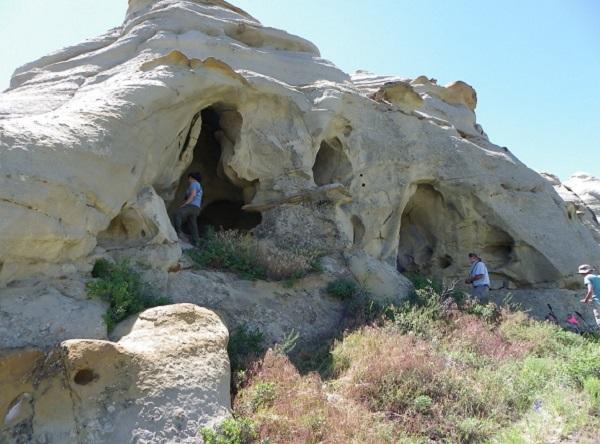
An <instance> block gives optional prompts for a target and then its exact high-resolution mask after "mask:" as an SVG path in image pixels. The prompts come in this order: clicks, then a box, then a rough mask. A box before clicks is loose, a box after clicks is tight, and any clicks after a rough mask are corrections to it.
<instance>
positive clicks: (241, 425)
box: [201, 418, 256, 444]
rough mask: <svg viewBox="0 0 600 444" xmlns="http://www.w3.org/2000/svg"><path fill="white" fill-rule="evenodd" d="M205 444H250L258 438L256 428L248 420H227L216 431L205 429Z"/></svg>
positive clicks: (203, 438)
mask: <svg viewBox="0 0 600 444" xmlns="http://www.w3.org/2000/svg"><path fill="white" fill-rule="evenodd" d="M201 435H202V440H203V441H204V444H248V443H250V442H252V440H253V439H255V438H256V427H255V425H254V423H253V422H252V421H251V420H250V419H248V418H237V419H236V418H231V419H226V420H225V421H223V422H222V423H221V425H219V426H218V427H217V428H216V430H213V429H211V428H208V427H204V428H203V429H202V431H201Z"/></svg>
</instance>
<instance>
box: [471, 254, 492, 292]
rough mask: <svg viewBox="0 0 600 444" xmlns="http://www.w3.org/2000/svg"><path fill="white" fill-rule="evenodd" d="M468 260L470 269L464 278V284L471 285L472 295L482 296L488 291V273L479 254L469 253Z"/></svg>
mask: <svg viewBox="0 0 600 444" xmlns="http://www.w3.org/2000/svg"><path fill="white" fill-rule="evenodd" d="M469 262H471V270H470V271H469V277H468V278H467V279H466V280H465V284H471V285H472V286H473V290H472V291H471V294H472V295H473V296H474V297H476V298H482V297H484V296H486V295H487V294H488V292H489V291H490V276H489V275H488V271H487V267H486V266H485V264H484V263H483V261H482V260H481V258H480V257H479V255H478V254H475V253H469Z"/></svg>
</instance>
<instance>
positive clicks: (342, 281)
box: [327, 278, 358, 300]
mask: <svg viewBox="0 0 600 444" xmlns="http://www.w3.org/2000/svg"><path fill="white" fill-rule="evenodd" d="M327 293H328V294H329V295H331V296H333V297H335V298H338V299H341V300H345V299H350V298H352V297H353V296H354V295H356V293H358V285H357V284H356V282H354V281H353V280H351V279H346V278H338V279H336V280H335V281H332V282H330V283H329V284H327Z"/></svg>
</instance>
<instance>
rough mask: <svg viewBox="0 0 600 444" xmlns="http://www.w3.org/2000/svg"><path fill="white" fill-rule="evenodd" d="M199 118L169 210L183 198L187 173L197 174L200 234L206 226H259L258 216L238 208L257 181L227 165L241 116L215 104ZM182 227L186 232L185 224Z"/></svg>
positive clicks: (231, 108)
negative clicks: (190, 152) (190, 153)
mask: <svg viewBox="0 0 600 444" xmlns="http://www.w3.org/2000/svg"><path fill="white" fill-rule="evenodd" d="M199 117H200V118H201V121H202V127H201V130H200V134H199V136H198V140H197V142H196V144H195V146H194V147H193V157H192V161H191V163H190V165H189V166H188V168H187V169H186V170H185V172H184V173H183V175H182V177H181V179H180V181H179V184H178V187H177V191H176V193H175V199H174V200H173V201H172V202H171V205H170V207H169V213H172V212H173V211H174V210H175V209H176V208H177V207H178V206H179V205H181V203H182V202H184V201H185V194H186V191H187V189H188V186H189V182H188V174H189V173H192V172H194V173H199V174H200V176H201V181H200V183H201V185H202V189H203V196H202V206H201V211H200V215H199V216H198V221H197V223H198V226H199V229H200V234H201V235H202V233H203V232H204V231H205V230H206V229H207V228H208V227H212V228H214V229H215V230H217V231H218V230H232V229H235V230H244V231H246V230H251V229H253V228H255V227H257V226H258V225H260V223H261V222H262V216H261V214H260V213H257V212H247V211H244V210H243V209H242V207H243V206H244V205H245V204H246V203H249V202H250V201H251V200H252V198H253V197H254V193H255V190H256V185H257V184H256V183H253V182H248V181H246V180H244V179H241V178H239V177H238V176H237V174H236V172H235V171H233V169H231V168H230V167H229V166H228V164H227V160H228V159H230V158H231V157H232V156H233V154H234V149H235V144H236V142H237V141H238V139H239V137H240V132H241V127H242V123H243V118H242V115H241V114H240V113H239V112H238V111H237V110H236V109H235V107H232V106H228V105H225V104H222V103H219V104H215V105H212V106H209V107H207V108H205V109H203V110H202V111H201V112H200V114H199ZM185 149H186V147H184V150H185ZM183 229H184V231H185V232H186V233H189V227H186V226H184V228H183Z"/></svg>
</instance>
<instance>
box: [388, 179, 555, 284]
mask: <svg viewBox="0 0 600 444" xmlns="http://www.w3.org/2000/svg"><path fill="white" fill-rule="evenodd" d="M453 196H454V194H453V192H452V191H448V190H445V191H444V193H442V191H440V190H439V189H438V188H436V187H435V186H434V185H431V184H428V183H422V184H418V185H416V190H415V192H414V194H413V195H412V197H411V198H410V200H409V201H408V203H407V205H406V207H405V208H404V211H403V213H402V219H401V225H400V240H399V245H398V259H397V267H398V270H399V271H400V272H416V273H422V274H425V275H429V276H434V277H436V278H450V279H458V280H460V281H462V279H464V277H465V274H466V273H467V272H468V269H469V264H468V261H467V254H468V253H469V252H471V251H474V252H476V253H479V254H481V256H482V258H483V260H484V261H485V263H486V265H487V267H488V271H489V273H490V278H491V279H492V284H493V285H496V286H500V285H504V284H505V283H509V282H512V283H515V284H519V285H524V283H526V282H532V281H533V279H532V278H530V277H528V276H526V275H525V274H526V273H525V272H524V271H523V270H522V268H523V267H522V266H519V259H520V258H525V257H526V256H527V255H530V256H531V257H532V259H531V260H530V261H528V262H529V263H535V262H536V261H538V262H539V258H538V256H539V255H536V254H535V252H532V251H531V249H530V248H528V247H526V246H518V245H516V244H515V240H514V239H513V237H512V236H511V235H509V234H508V233H507V232H506V231H505V230H503V229H502V228H499V227H498V226H497V224H496V223H495V221H494V215H493V214H488V213H487V212H486V209H485V208H484V207H482V206H481V205H480V204H479V202H478V201H477V200H470V201H469V200H466V201H461V200H459V199H456V200H454V199H452V197H453ZM544 267H545V269H547V268H548V267H547V266H546V265H545V264H541V265H540V269H544ZM536 279H537V278H536ZM494 281H495V282H494Z"/></svg>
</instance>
